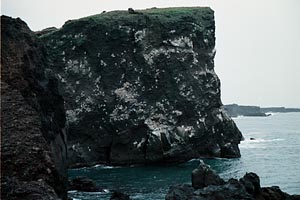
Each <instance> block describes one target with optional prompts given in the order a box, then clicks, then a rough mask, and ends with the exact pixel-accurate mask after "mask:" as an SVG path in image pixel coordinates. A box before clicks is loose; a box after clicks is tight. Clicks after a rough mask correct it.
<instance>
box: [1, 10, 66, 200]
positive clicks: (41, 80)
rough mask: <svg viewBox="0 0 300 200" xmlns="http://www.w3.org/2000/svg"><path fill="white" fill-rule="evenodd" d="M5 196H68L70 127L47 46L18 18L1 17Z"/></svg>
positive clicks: (3, 192) (14, 197)
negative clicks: (51, 71)
mask: <svg viewBox="0 0 300 200" xmlns="http://www.w3.org/2000/svg"><path fill="white" fill-rule="evenodd" d="M1 50H2V51H1V121H2V123H1V170H2V173H1V197H2V198H3V199H11V200H14V199H45V200H46V199H57V198H58V197H59V198H61V199H67V173H66V164H67V163H66V151H67V146H66V132H65V122H66V118H65V111H64V104H63V98H62V96H60V95H59V93H58V88H57V87H58V84H57V80H56V79H55V78H54V77H52V78H51V77H47V75H46V74H45V68H46V67H48V66H47V63H46V58H45V53H46V52H45V49H44V48H43V47H42V45H41V43H40V42H39V39H38V38H37V37H36V35H35V34H34V33H33V32H32V31H30V29H29V28H28V27H27V25H26V24H25V23H24V22H23V21H21V20H20V19H12V18H10V17H6V16H1Z"/></svg>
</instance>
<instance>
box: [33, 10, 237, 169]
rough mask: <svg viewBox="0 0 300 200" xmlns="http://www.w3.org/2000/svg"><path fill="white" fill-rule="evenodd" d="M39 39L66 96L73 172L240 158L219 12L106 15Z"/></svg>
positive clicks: (71, 24)
mask: <svg viewBox="0 0 300 200" xmlns="http://www.w3.org/2000/svg"><path fill="white" fill-rule="evenodd" d="M51 30H52V31H51ZM39 35H40V38H41V40H42V41H43V43H44V44H45V45H46V47H47V48H46V49H47V54H48V55H49V57H48V58H49V62H50V67H48V68H47V70H48V71H51V72H53V74H55V75H56V76H57V77H58V79H59V86H60V91H61V94H62V95H63V97H64V99H65V106H66V115H67V119H68V122H69V134H68V156H69V158H68V161H69V165H70V166H71V167H78V166H89V165H94V164H97V163H104V164H110V165H130V164H149V163H164V164H165V163H174V162H184V161H187V160H189V159H192V158H197V157H199V156H209V157H228V158H231V157H239V156H240V152H239V149H238V144H239V142H240V140H241V139H242V135H241V133H240V131H239V130H238V128H237V127H236V125H235V123H234V122H233V121H232V120H231V118H230V117H229V116H228V115H227V114H226V113H225V112H224V109H223V108H222V103H221V99H220V80H219V78H218V76H217V75H216V73H215V71H214V56H215V21H214V12H213V10H211V9H210V8H197V7H196V8H166V9H147V10H139V11H132V10H131V9H130V11H114V12H107V13H102V14H99V15H94V16H90V17H85V18H82V19H78V20H72V21H67V22H66V23H65V25H64V26H63V27H62V28H61V29H58V30H55V29H50V31H49V29H48V30H47V31H46V32H44V34H43V31H42V32H39Z"/></svg>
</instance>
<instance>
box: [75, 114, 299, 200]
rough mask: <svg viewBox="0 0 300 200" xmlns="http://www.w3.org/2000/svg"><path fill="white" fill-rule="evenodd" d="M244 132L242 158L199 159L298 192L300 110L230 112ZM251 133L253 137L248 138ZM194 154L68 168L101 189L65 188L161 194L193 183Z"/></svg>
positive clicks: (146, 199)
mask: <svg viewBox="0 0 300 200" xmlns="http://www.w3.org/2000/svg"><path fill="white" fill-rule="evenodd" d="M234 121H235V122H236V124H237V126H238V127H239V129H240V130H241V131H242V133H243V136H244V138H245V140H244V141H242V142H241V144H240V146H239V147H240V150H241V155H242V156H241V158H236V159H220V158H216V159H203V160H204V162H205V163H206V164H208V165H210V166H211V168H212V169H214V170H215V171H216V172H217V173H219V174H220V176H221V177H222V178H224V179H226V180H227V179H229V178H231V177H233V178H241V177H242V176H243V175H244V174H245V173H246V172H255V173H257V174H258V175H259V177H260V181H261V185H262V186H273V185H277V186H279V187H280V188H281V190H283V191H284V192H287V193H290V194H300V113H274V114H272V115H271V116H269V117H238V118H234ZM250 138H254V140H250ZM198 164H199V160H197V159H194V160H191V161H189V162H187V163H183V164H178V165H172V166H136V167H134V166H132V167H109V166H101V165H98V166H94V167H90V168H81V169H70V170H69V176H70V178H72V177H76V176H87V177H89V178H91V179H93V180H95V181H96V182H97V184H98V185H99V186H101V187H102V188H104V189H105V192H98V193H97V192H96V193H89V192H77V191H69V196H70V197H72V198H73V199H74V200H79V199H81V200H96V199H97V200H99V199H103V200H107V199H109V197H110V194H111V191H112V190H118V191H122V192H124V193H126V194H129V195H130V197H131V198H132V199H136V200H163V199H164V198H165V195H166V193H167V191H168V189H169V187H170V186H171V185H175V184H181V183H191V171H192V170H193V169H195V168H196V167H197V166H198Z"/></svg>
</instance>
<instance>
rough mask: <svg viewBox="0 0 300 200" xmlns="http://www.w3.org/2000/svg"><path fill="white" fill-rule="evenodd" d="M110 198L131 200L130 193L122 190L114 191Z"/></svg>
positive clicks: (112, 199)
mask: <svg viewBox="0 0 300 200" xmlns="http://www.w3.org/2000/svg"><path fill="white" fill-rule="evenodd" d="M110 200H130V198H129V195H127V194H124V193H122V192H117V191H114V192H113V193H112V195H111V197H110Z"/></svg>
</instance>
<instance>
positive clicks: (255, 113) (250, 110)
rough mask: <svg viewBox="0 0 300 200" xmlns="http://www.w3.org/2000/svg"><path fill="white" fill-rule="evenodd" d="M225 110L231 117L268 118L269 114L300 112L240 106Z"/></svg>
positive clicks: (234, 105) (277, 108) (225, 107)
mask: <svg viewBox="0 0 300 200" xmlns="http://www.w3.org/2000/svg"><path fill="white" fill-rule="evenodd" d="M224 109H225V111H226V112H227V114H228V115H229V116H230V117H237V116H252V117H267V116H269V115H270V114H269V113H287V112H300V108H285V107H264V108H261V107H259V106H245V105H238V104H227V105H224Z"/></svg>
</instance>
